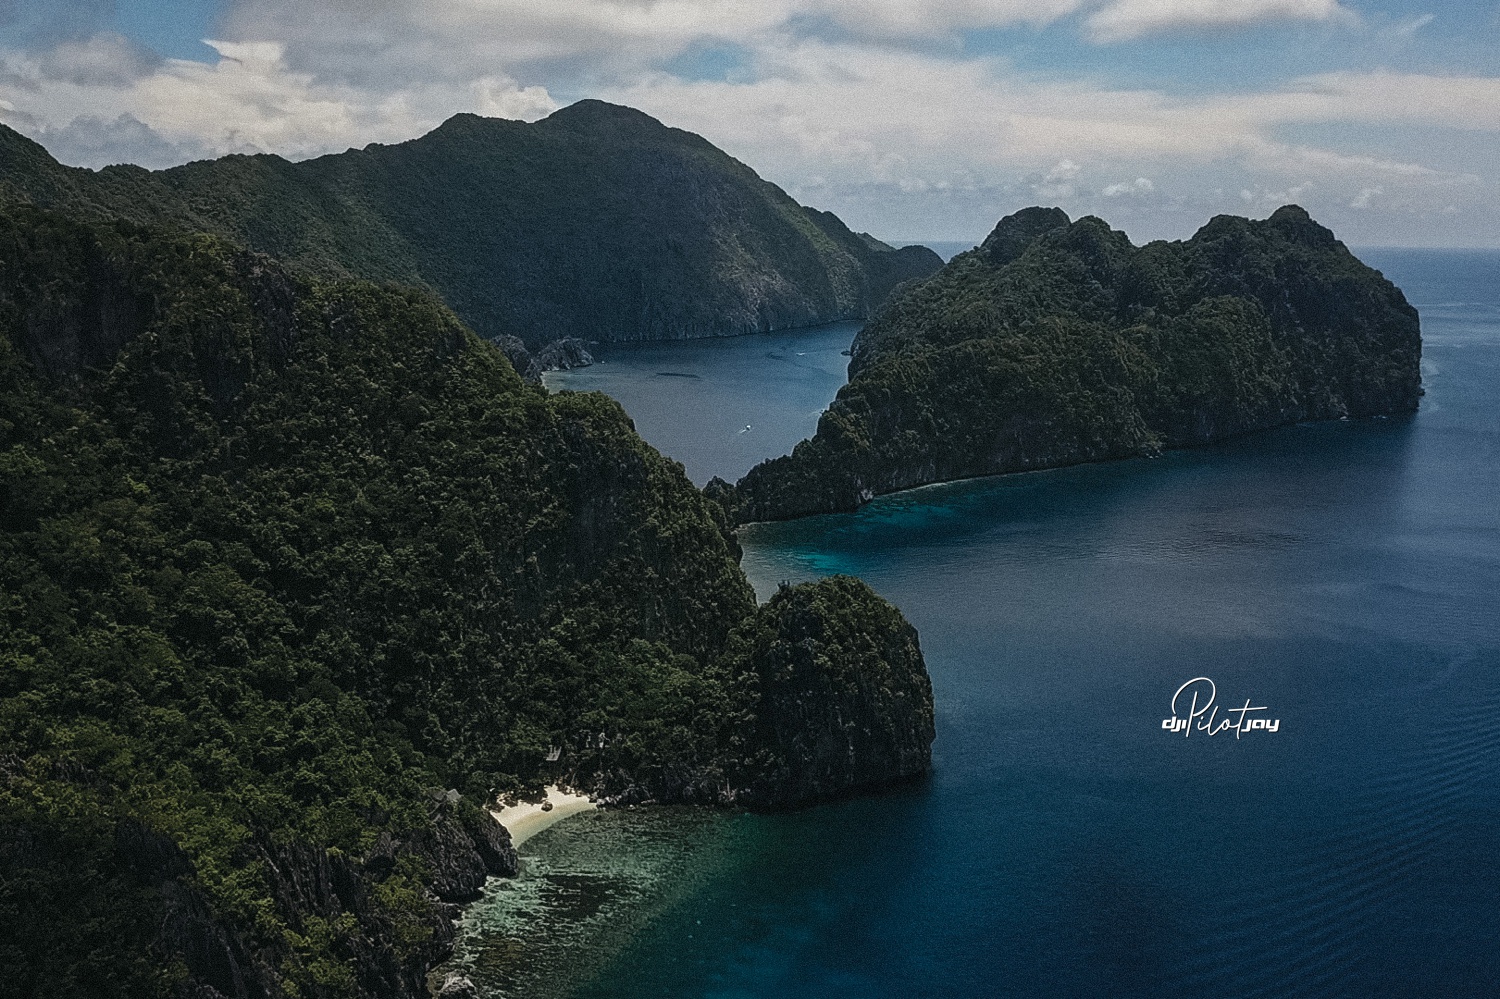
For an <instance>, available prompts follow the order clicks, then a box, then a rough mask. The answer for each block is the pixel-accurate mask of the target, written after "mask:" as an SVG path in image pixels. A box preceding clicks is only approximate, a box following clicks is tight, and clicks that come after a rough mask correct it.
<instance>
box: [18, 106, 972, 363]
mask: <svg viewBox="0 0 1500 999" xmlns="http://www.w3.org/2000/svg"><path fill="white" fill-rule="evenodd" d="M14 200H24V201H29V202H32V203H35V204H38V205H41V206H44V207H52V208H62V209H67V210H69V211H74V212H88V213H92V214H94V215H97V216H103V217H108V218H115V217H123V218H128V219H131V220H133V221H137V222H144V223H151V224H165V225H172V226H177V227H181V228H184V229H187V230H191V231H205V232H213V233H216V234H219V235H221V236H225V237H228V238H230V239H232V240H234V241H236V242H238V243H240V244H242V245H244V246H247V247H250V248H252V249H254V250H258V251H261V252H264V253H268V254H271V255H273V256H275V257H277V258H278V259H280V260H281V261H283V262H284V263H286V264H288V265H290V266H292V267H293V268H294V269H297V270H300V271H302V272H304V273H307V274H311V275H314V276H318V277H335V278H342V277H351V276H352V277H360V278H367V279H371V280H378V281H398V282H401V283H404V284H410V285H423V286H426V287H428V288H430V289H433V290H435V291H436V292H437V293H438V294H439V295H441V296H442V298H443V300H444V301H445V302H446V303H447V304H448V305H449V306H450V307H451V308H452V309H453V310H454V311H455V312H457V313H458V315H459V317H460V318H462V319H463V320H464V321H465V322H466V323H468V324H469V325H470V326H471V327H472V328H473V329H474V330H476V331H477V332H479V333H480V334H481V335H482V336H485V337H489V338H492V339H493V338H497V337H501V336H516V337H519V338H520V339H521V340H522V341H524V342H525V344H526V345H527V346H528V347H530V348H538V347H540V346H541V345H543V344H546V343H549V342H552V341H554V340H557V339H558V338H563V337H575V338H579V339H582V340H586V341H612V340H658V339H674V338H684V337H704V336H725V335H733V334H739V333H753V332H760V331H766V330H776V329H787V328H793V327H802V326H810V325H815V324H818V323H826V322H833V321H835V320H843V319H856V318H864V317H865V316H868V315H869V314H870V312H871V311H872V310H873V309H874V308H875V307H876V306H878V305H879V304H880V303H881V302H882V301H883V300H884V299H885V298H886V297H887V296H888V295H889V294H890V292H891V290H892V289H893V288H895V287H896V286H897V285H898V284H900V283H901V282H903V281H906V280H909V279H912V278H917V277H925V276H927V275H929V274H931V273H933V272H934V271H936V270H937V269H938V268H939V267H941V266H942V261H941V259H940V258H939V257H938V256H937V254H935V253H933V252H932V251H931V250H929V249H927V248H925V247H906V248H903V249H900V250H896V249H892V248H891V247H889V246H886V245H885V244H883V243H881V242H879V241H878V240H875V239H872V238H870V237H867V236H862V235H859V234H856V233H853V232H851V231H850V230H849V228H848V227H847V226H845V225H844V224H843V222H841V221H840V220H839V219H838V218H837V217H836V216H834V215H832V214H831V213H828V212H819V211H815V210H812V209H808V208H804V207H803V206H801V205H799V204H797V203H796V202H795V201H793V200H792V199H791V198H789V197H788V196H787V195H786V194H785V192H783V191H782V190H781V189H780V188H778V187H776V186H775V185H773V184H769V183H767V182H766V181H764V180H762V179H761V178H759V177H758V176H756V175H755V173H754V172H753V171H752V170H750V169H749V168H748V167H746V166H745V165H744V164H743V163H740V162H739V161H737V160H735V159H733V158H731V157H729V156H727V155H726V154H724V153H723V152H722V151H720V150H718V149H716V148H715V147H714V146H712V145H711V144H710V143H708V142H707V141H705V140H704V139H702V138H701V137H699V136H696V135H693V134H691V133H689V132H684V131H681V130H678V129H673V128H668V127H666V126H664V125H663V124H662V123H660V122H658V121H656V120H655V119H653V118H651V117H649V116H647V115H645V114H642V113H641V112H639V111H635V110H632V109H630V108H625V107H619V106H616V105H611V104H605V103H603V102H600V101H582V102H579V103H578V104H575V105H573V106H571V107H568V108H564V109H563V110H561V111H558V112H556V113H555V114H553V115H551V116H550V117H548V118H546V119H544V120H542V121H539V122H536V123H535V124H527V123H524V122H519V121H506V120H500V119H485V118H480V117H478V116H475V115H468V114H465V115H458V116H456V117H454V118H452V119H450V120H449V121H448V122H446V123H445V124H443V125H442V126H441V127H440V128H438V129H436V130H435V131H433V132H432V133H431V134H429V135H426V136H423V137H422V138H420V139H415V140H413V141H411V142H406V143H401V144H399V145H393V146H381V145H372V146H368V147H366V148H364V149H361V150H350V151H349V152H347V153H342V154H339V155H335V156H324V157H320V158H318V159H315V160H309V161H305V162H301V163H289V162H287V161H285V160H282V159H280V158H279V157H275V156H254V157H246V156H229V157H225V158H223V159H220V160H215V161H205V162H199V163H192V164H188V165H187V166H183V167H178V168H175V169H172V170H165V171H157V172H148V171H144V170H141V169H139V168H137V167H110V168H107V169H105V170H102V171H98V172H92V171H87V170H77V169H71V168H67V167H63V166H61V165H59V164H57V163H56V162H55V161H53V160H51V158H50V157H49V156H47V155H46V153H45V151H44V150H42V149H41V147H39V146H37V145H36V144H35V143H32V142H29V141H28V140H26V139H24V138H22V137H21V136H19V135H17V134H16V133H14V132H12V131H10V130H9V129H6V128H5V127H4V126H0V203H3V202H5V201H14Z"/></svg>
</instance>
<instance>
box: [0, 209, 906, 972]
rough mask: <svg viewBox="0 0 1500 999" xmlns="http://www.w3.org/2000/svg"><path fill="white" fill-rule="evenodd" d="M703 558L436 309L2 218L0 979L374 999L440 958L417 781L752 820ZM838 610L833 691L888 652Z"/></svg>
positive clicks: (719, 584)
mask: <svg viewBox="0 0 1500 999" xmlns="http://www.w3.org/2000/svg"><path fill="white" fill-rule="evenodd" d="M726 528H727V524H726V521H725V519H724V517H723V515H722V511H721V510H720V509H719V508H718V507H717V506H715V505H714V504H712V503H710V502H709V501H707V500H706V499H705V498H704V497H703V496H702V494H701V493H699V491H698V490H696V489H694V488H693V486H692V485H691V484H690V483H689V482H688V481H687V479H686V477H685V476H684V475H683V472H682V469H681V466H680V465H678V464H676V463H675V462H671V461H668V460H667V459H664V458H663V457H662V456H660V455H659V454H657V453H656V452H655V451H654V450H652V449H651V448H650V447H648V446H647V445H645V444H644V443H643V442H642V441H641V440H640V438H639V437H637V436H636V435H635V433H634V431H633V429H632V427H631V425H630V422H629V420H628V419H627V418H626V416H625V414H624V413H623V411H622V410H621V409H620V408H619V406H618V405H616V404H615V403H613V402H612V401H610V400H608V399H607V398H605V397H604V396H602V395H597V394H574V393H563V394H560V395H556V396H549V395H548V394H547V393H546V392H545V391H543V390H541V389H540V388H537V387H534V386H528V385H525V384H523V383H522V381H521V380H520V378H519V377H518V376H517V375H516V373H515V371H514V370H513V369H512V367H511V365H510V364H509V362H507V361H506V359H505V357H504V356H503V355H502V354H501V353H500V352H499V350H498V349H496V348H495V347H493V346H492V345H490V344H488V343H485V342H484V341H482V340H480V339H479V338H478V337H476V336H475V335H474V334H472V333H471V332H469V331H468V330H467V329H465V328H464V327H463V326H462V325H461V324H460V323H459V322H458V321H457V320H456V319H455V318H454V317H453V315H452V314H451V313H450V312H448V311H447V310H446V309H445V308H444V307H443V306H442V305H440V304H438V303H436V302H435V301H434V300H433V299H432V298H431V297H430V296H429V295H428V294H426V293H423V292H419V291H401V290H393V289H382V288H377V287H374V286H372V285H368V284H359V283H317V282H312V281H308V280H304V279H297V278H293V277H291V276H289V275H288V273H287V272H285V271H284V270H283V269H282V268H281V267H280V266H279V265H277V264H276V263H274V262H273V261H271V260H269V259H268V258H265V257H260V256H257V255H254V254H250V253H247V252H245V251H241V250H238V249H236V248H234V247H232V246H230V245H229V244H227V243H225V242H223V241H221V240H219V239H217V238H215V237H212V236H206V235H161V234H157V233H153V232H151V231H146V230H139V229H136V228H134V227H133V226H132V225H130V224H126V223H111V224H105V225H100V224H83V223H79V222H75V221H69V220H65V219H63V218H60V217H58V216H54V215H51V214H47V213H44V212H41V211H38V210H34V209H24V208H18V209H12V210H9V211H5V212H0V966H3V967H5V968H7V969H18V970H15V971H14V972H13V974H12V978H11V980H9V981H7V982H6V983H5V985H4V986H3V987H0V988H4V989H17V990H19V992H20V993H22V994H49V995H75V994H91V995H110V994H115V995H147V994H159V993H163V992H166V991H171V990H172V989H173V988H175V987H176V986H178V985H181V984H183V983H186V982H191V981H193V980H195V977H199V976H202V975H205V974H209V973H210V972H212V971H213V970H214V969H215V968H218V969H219V971H220V978H222V979H224V980H226V981H228V980H231V979H234V976H235V975H239V974H240V971H239V970H236V969H239V968H240V966H241V965H243V966H244V967H251V966H252V965H255V963H256V962H259V963H260V964H263V965H265V966H267V967H269V968H270V969H271V972H272V973H273V981H274V985H275V990H285V991H287V992H288V993H290V994H300V995H354V994H362V995H368V994H375V993H377V992H379V991H380V989H381V988H387V989H388V988H391V986H389V985H385V986H374V985H370V984H369V982H370V981H372V980H374V979H372V978H371V976H372V975H373V974H374V972H373V971H371V967H372V966H373V964H374V963H376V962H377V961H381V960H388V959H390V954H389V953H379V954H376V953H372V947H371V944H370V940H371V939H372V938H373V939H376V940H377V941H378V942H379V946H378V947H376V948H374V950H378V951H382V952H390V953H394V954H395V955H396V959H399V960H403V961H408V962H409V963H411V962H415V967H416V968H417V972H416V973H419V972H420V970H421V967H422V966H423V962H425V961H428V960H430V959H431V958H432V957H433V956H434V954H433V951H432V949H431V948H432V946H433V939H432V934H433V932H434V930H433V927H434V926H435V925H438V924H439V923H440V922H441V920H442V916H441V913H440V912H438V910H436V909H435V908H434V903H433V901H432V898H431V895H430V893H429V888H430V885H431V884H432V881H433V878H434V877H435V876H436V872H435V871H434V869H433V867H434V864H435V863H437V861H436V860H435V859H434V858H435V857H437V855H438V853H439V852H440V851H439V850H438V846H436V845H434V846H431V848H430V849H427V852H426V853H424V852H423V850H421V849H412V850H408V851H407V852H405V853H399V852H398V853H395V854H392V852H391V849H390V847H389V844H390V843H391V842H392V837H393V836H394V837H397V838H398V839H400V840H401V841H403V842H415V843H419V844H420V843H423V842H428V841H431V842H433V843H436V842H437V840H440V839H442V837H443V836H445V835H448V834H447V833H444V832H443V830H442V829H440V828H438V827H436V826H433V825H432V823H433V822H434V821H436V820H435V818H434V816H439V817H440V816H441V815H442V814H447V813H446V812H444V811H443V808H447V806H446V805H444V806H443V808H440V809H438V811H436V812H435V811H434V807H435V806H434V805H433V800H434V799H432V798H431V797H430V795H429V791H430V790H431V789H434V788H436V789H442V788H450V787H451V788H455V789H457V790H458V791H460V792H462V794H463V796H464V803H463V804H461V806H460V816H459V817H460V818H461V819H462V820H463V822H473V821H474V820H475V816H476V815H477V813H475V812H474V811H473V808H472V805H470V804H467V803H468V802H484V801H487V800H489V799H490V798H491V797H492V796H493V795H494V794H495V793H497V792H506V791H510V790H518V789H525V788H534V787H536V786H538V785H539V784H540V783H541V782H543V781H544V780H546V779H549V778H557V777H561V778H562V779H564V780H566V781H569V782H571V783H573V784H575V785H577V786H582V787H585V788H590V789H596V790H599V791H601V792H604V793H610V792H618V791H619V790H621V789H623V788H626V787H635V788H645V789H646V791H647V793H648V794H651V795H655V796H657V797H662V796H672V795H674V794H676V795H679V796H683V797H691V796H693V794H694V793H697V789H701V788H717V787H722V788H724V789H725V791H726V792H732V791H733V789H735V788H739V787H746V786H749V785H750V784H753V783H756V782H757V781H758V782H759V783H758V784H757V786H758V787H760V788H761V798H762V799H764V800H770V799H772V798H774V797H775V794H774V789H768V788H767V786H766V783H765V781H764V780H761V773H762V769H763V765H762V763H761V761H762V759H764V758H766V757H767V754H768V753H769V754H770V756H771V757H775V758H778V759H780V758H783V757H784V755H785V754H781V755H780V756H778V755H777V753H776V752H775V749H774V747H771V749H767V747H766V746H764V745H762V744H761V741H760V740H761V739H762V736H761V735H760V734H759V732H760V729H759V728H758V727H757V726H758V724H759V723H758V717H759V713H760V712H762V711H763V710H764V706H763V704H762V701H763V691H762V690H761V687H760V685H759V683H758V681H757V677H758V675H759V674H758V671H759V670H760V668H761V658H760V653H758V652H757V651H756V649H757V646H756V645H755V640H754V638H753V637H752V636H753V635H754V634H755V632H756V629H758V628H763V627H764V625H763V619H764V618H765V615H766V614H768V613H773V612H771V611H767V610H761V611H757V610H756V608H755V604H754V598H753V594H752V592H751V590H750V588H749V586H748V584H747V583H746V581H745V578H744V576H743V574H742V573H741V572H740V570H739V568H738V565H737V555H738V549H737V547H736V545H735V543H734V541H733V538H732V536H730V535H729V534H728V533H727V529H726ZM840 592H841V593H842V594H843V599H842V602H840V603H838V604H836V605H833V604H830V605H828V606H827V608H826V610H827V613H828V614H831V615H833V616H834V617H838V618H840V620H839V621H835V620H830V621H829V622H828V625H827V626H828V627H829V628H830V629H842V631H840V634H843V635H845V637H844V638H842V639H841V640H840V641H841V643H842V644H841V645H840V646H839V649H843V650H846V651H844V652H836V653H835V654H833V655H832V657H831V658H829V657H828V656H825V657H824V661H825V662H827V663H828V664H830V665H829V667H828V668H830V669H833V670H835V671H847V670H849V669H853V668H854V667H853V666H851V665H850V664H849V663H848V662H846V660H845V658H844V657H846V656H848V655H854V654H856V651H855V650H856V645H857V637H858V635H859V634H860V631H861V629H862V628H866V627H868V628H869V629H871V633H872V635H873V636H876V637H872V638H870V639H869V641H867V642H866V647H865V648H864V649H863V651H862V652H859V653H858V654H859V655H860V656H861V657H862V659H863V658H868V655H867V654H868V653H869V652H870V649H873V648H876V647H878V646H879V643H880V642H881V641H883V639H880V638H879V637H878V635H879V634H881V633H884V632H885V631H888V630H890V629H892V628H901V629H905V631H904V632H903V634H906V633H909V632H910V629H909V626H906V625H905V623H904V622H903V621H901V620H900V616H899V614H897V613H896V612H895V611H894V610H893V609H891V608H889V607H888V605H885V604H884V603H883V602H881V601H879V600H878V598H876V597H875V596H874V595H873V594H871V593H870V592H869V591H868V590H867V589H864V588H863V587H862V586H857V588H856V589H854V590H851V589H850V588H849V587H848V586H846V587H844V588H843V589H842V590H841V591H840ZM819 606H820V607H821V606H822V605H819ZM872 615H873V616H872ZM851 636H852V637H851ZM907 637H908V638H909V639H910V642H909V645H904V646H901V647H900V648H901V656H902V658H901V668H902V669H905V670H907V671H908V672H910V671H911V670H916V671H919V672H920V671H921V660H920V653H917V652H916V649H915V636H914V634H910V635H908V636H907ZM872 643H873V644H872ZM891 647H892V648H896V646H891ZM860 668H861V669H863V668H865V667H860ZM869 668H871V669H874V670H876V671H877V673H878V672H879V671H880V670H882V669H884V668H885V666H884V665H883V664H882V661H881V660H880V658H879V655H878V654H876V655H875V658H873V659H871V660H870V662H869ZM915 682H916V681H910V680H909V682H908V684H907V686H908V687H910V685H911V683H915ZM920 682H921V683H922V684H925V682H926V677H925V672H922V673H921V675H920ZM903 689H907V688H903ZM911 689H916V688H911ZM874 695H875V696H879V693H878V691H875V692H874ZM767 703H769V702H767ZM924 704H925V710H926V711H927V712H928V714H929V716H930V711H931V704H930V697H929V699H928V700H926V701H925V702H924ZM923 707H924V705H917V706H916V709H917V710H922V709H923ZM877 710H879V709H877ZM930 738H931V736H930V732H929V733H928V734H927V741H930ZM552 749H557V750H559V751H560V753H561V759H560V760H558V761H556V762H555V763H549V762H548V761H547V757H548V755H549V750H552ZM924 749H925V743H924ZM924 765H925V764H924ZM867 769H869V770H870V774H873V775H874V777H875V778H876V779H878V776H879V774H878V772H877V771H878V768H867ZM866 782H868V781H866ZM688 788H693V789H694V791H693V792H687V789H688ZM729 796H730V797H732V796H733V795H732V793H730V794H729ZM463 809H467V811H463ZM423 837H426V839H424V838H423ZM464 842H465V843H467V842H468V841H467V840H464ZM308 850H311V851H313V852H312V853H311V854H309V853H308V852H307V851H308ZM142 857H147V858H148V859H150V862H149V863H147V862H145V861H143V860H142V859H141V858H142ZM151 858H154V859H151ZM341 858H346V859H341ZM382 858H383V859H382ZM377 861H378V863H377ZM330 864H332V866H331V867H330V866H329V865H330ZM351 864H352V866H351ZM361 864H363V866H360V865H361ZM299 865H300V866H299ZM294 867H295V868H297V870H298V871H300V870H303V869H305V871H306V872H308V873H306V874H305V876H304V875H303V874H300V873H296V871H292V870H291V869H292V868H294ZM145 868H149V871H147V870H145ZM289 872H291V873H289ZM351 872H352V873H351ZM294 875H295V876H294ZM341 878H342V879H343V880H344V881H350V880H353V881H354V882H355V883H353V884H352V885H345V886H343V887H338V886H337V885H335V887H338V890H337V891H333V890H332V889H329V888H327V887H326V885H325V884H324V883H325V882H339V879H341ZM309 884H312V885H313V887H311V888H310V887H308V885H309ZM163 885H165V886H166V887H163ZM319 885H323V887H322V888H319V887H318V886H319ZM173 886H177V887H173ZM315 889H316V890H315ZM328 898H334V899H335V901H334V902H328V901H327V899H328ZM350 898H354V899H357V900H359V905H358V906H356V907H354V908H349V907H347V906H343V903H339V902H337V899H346V900H347V899H350ZM314 899H321V900H322V901H314ZM199 909H201V910H203V911H202V912H201V913H200V912H199ZM355 909H357V910H358V911H355ZM200 916H201V918H199V917H200ZM174 927H175V928H176V929H174ZM184 927H186V928H184ZM205 927H206V928H205ZM174 934H176V935H175V936H174ZM215 934H219V935H218V936H216V935H215ZM223 934H228V936H227V937H224V938H223V939H221V936H222V935H223ZM205 939H206V940H208V941H209V944H212V946H209V945H208V944H204V945H202V946H199V944H198V943H193V942H194V941H198V942H200V943H201V941H203V940H205ZM226 939H227V940H228V943H224V942H223V941H224V940H226ZM183 941H187V942H186V943H185V942H183ZM214 941H219V942H218V943H214ZM190 944H191V945H190ZM215 948H217V949H215ZM200 951H201V952H202V953H200ZM241 952H243V954H244V955H245V956H243V959H242V958H240V957H235V958H234V961H239V962H240V964H234V963H233V961H230V962H229V964H226V963H225V962H226V961H229V959H228V958H224V957H223V954H231V955H238V954H241ZM216 954H217V955H218V956H217V957H216V956H215V955H216ZM205 955H206V956H205ZM216 961H217V962H218V963H217V964H215V963H214V962H216ZM230 965H233V967H232V968H231V969H230V970H232V971H233V974H232V975H231V974H230V971H225V970H223V969H224V968H229V967H230ZM205 968H207V969H208V970H207V971H205V970H204V969H205ZM16 976H19V977H16ZM234 980H237V979H234ZM252 984H253V983H252ZM225 987H227V986H225ZM237 988H238V986H237ZM241 991H242V993H243V994H246V995H253V994H257V992H256V990H255V988H252V987H251V986H248V985H247V986H245V988H244V989H242V990H241ZM388 994H394V993H388Z"/></svg>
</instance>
